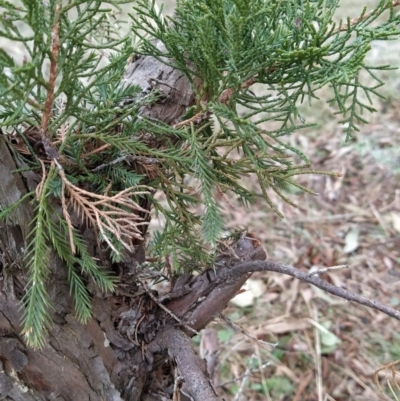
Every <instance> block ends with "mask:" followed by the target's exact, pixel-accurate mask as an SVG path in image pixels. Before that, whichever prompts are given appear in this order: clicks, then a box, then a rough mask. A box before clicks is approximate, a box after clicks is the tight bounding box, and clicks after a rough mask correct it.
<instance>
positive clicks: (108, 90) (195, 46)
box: [0, 0, 400, 347]
mask: <svg viewBox="0 0 400 401" xmlns="http://www.w3.org/2000/svg"><path fill="white" fill-rule="evenodd" d="M123 2H124V1H119V0H115V1H114V0H110V1H109V2H103V1H99V0H82V1H77V2H67V4H64V5H63V3H60V2H58V1H57V0H49V1H48V2H42V1H40V0H26V1H23V3H22V5H19V6H15V5H13V4H12V3H10V2H8V1H5V0H0V13H1V14H0V38H3V39H4V38H5V39H8V40H11V41H13V42H17V43H19V44H20V45H21V46H22V47H23V48H24V51H25V56H24V58H23V59H21V60H18V59H17V58H14V57H13V56H12V55H10V54H8V53H7V52H6V51H5V50H0V93H1V97H0V122H1V126H2V127H4V128H7V130H8V131H9V132H10V131H12V133H13V134H14V137H13V139H15V138H17V139H18V143H19V146H20V147H21V146H22V147H24V148H25V153H24V154H25V156H21V157H23V158H24V161H25V163H26V164H27V166H28V169H31V170H33V171H35V172H36V173H38V174H41V175H43V169H44V170H45V173H44V177H43V181H42V183H41V184H40V185H41V187H40V188H39V189H40V190H38V191H37V194H36V198H35V199H33V202H34V203H35V205H36V209H35V217H34V221H33V222H32V232H31V235H30V237H29V241H30V243H29V246H28V251H27V256H26V263H27V268H28V270H29V283H28V287H27V292H26V294H25V297H24V305H25V310H24V333H25V334H26V336H27V339H28V342H29V343H30V344H31V345H33V346H36V347H38V346H41V345H42V344H43V341H44V340H43V335H44V333H45V329H46V325H48V324H49V323H50V319H49V309H50V304H49V301H48V294H47V289H46V285H47V283H48V281H49V275H50V270H49V263H50V261H49V258H50V257H51V252H52V250H55V251H56V254H57V255H58V257H59V258H60V259H61V260H63V261H64V262H65V265H66V268H67V270H68V280H69V283H70V288H71V294H72V295H73V297H74V300H75V305H76V312H77V316H78V318H79V320H80V321H82V322H84V321H86V320H87V319H88V317H89V316H90V297H89V293H88V291H87V289H86V283H87V281H89V280H93V281H94V282H95V283H96V284H97V285H98V286H99V287H100V288H101V289H102V290H104V291H106V290H112V289H113V285H114V282H113V280H112V277H111V276H110V275H109V274H108V273H107V272H106V271H105V270H102V268H101V267H99V266H98V264H97V262H96V261H95V260H94V259H93V258H92V257H91V256H90V254H89V251H88V249H87V245H86V243H85V241H84V239H83V238H82V237H81V236H80V235H79V233H78V232H77V230H76V228H75V227H74V226H73V224H72V222H71V219H70V216H69V213H70V211H71V210H73V211H74V212H76V214H78V215H79V216H81V217H83V218H85V219H86V220H88V222H89V223H90V224H91V225H93V226H95V229H97V230H98V238H99V241H100V242H102V243H103V244H104V245H105V247H108V252H109V254H110V258H111V260H112V261H113V262H119V261H121V260H122V259H123V252H124V248H125V249H126V247H127V246H128V245H127V242H126V241H125V237H124V236H123V235H125V236H126V232H125V234H122V231H119V230H118V223H117V221H118V218H117V217H115V216H117V215H119V216H120V215H121V214H123V213H126V212H127V211H128V209H129V207H128V205H129V206H130V207H134V208H136V209H135V210H137V211H139V210H140V207H139V204H140V201H143V200H146V199H148V200H149V201H150V202H152V205H153V208H154V211H155V214H156V215H157V216H160V217H162V218H163V219H164V221H165V225H164V228H163V230H162V231H161V232H158V233H156V234H155V235H154V238H153V239H152V242H151V243H150V246H149V252H150V253H152V254H153V255H154V256H156V257H157V263H156V265H157V266H160V267H161V266H162V265H163V264H164V263H165V260H169V261H170V263H171V265H172V268H173V270H174V271H176V272H183V271H192V270H193V269H199V268H201V267H202V266H204V265H206V264H210V263H211V262H212V256H211V254H210V253H209V252H208V250H209V247H210V245H211V247H213V248H214V249H215V245H216V243H217V241H218V239H219V238H220V236H221V232H222V231H223V228H224V213H223V208H222V207H221V205H220V203H219V200H218V198H217V197H216V195H219V196H220V198H222V199H224V200H228V199H229V197H232V196H235V197H236V198H238V199H239V200H240V201H241V202H242V203H243V204H244V205H251V204H252V203H254V202H255V200H256V199H257V198H258V197H262V198H264V199H265V200H266V201H267V202H268V204H269V205H270V206H271V207H272V208H273V209H274V210H275V211H276V212H277V213H278V214H280V212H279V210H277V209H276V207H275V205H273V203H272V201H271V199H270V196H269V195H268V194H269V193H271V191H274V192H275V193H276V194H277V195H278V196H280V197H281V198H282V199H283V200H285V201H286V202H288V203H290V204H293V202H292V200H291V199H290V198H289V197H288V196H290V195H285V193H286V194H288V192H290V191H289V189H291V188H293V186H295V187H296V188H299V189H301V190H304V191H309V190H308V189H307V188H304V187H303V186H301V185H300V184H298V183H297V182H296V181H295V180H294V176H295V175H299V174H310V173H311V174H313V173H314V174H326V172H321V171H315V170H313V169H311V168H310V162H309V160H308V159H307V156H306V155H305V154H304V153H303V152H302V151H301V149H297V148H294V147H293V146H291V145H290V144H288V143H287V141H285V138H284V137H288V136H290V135H291V134H292V133H293V132H294V131H296V130H299V129H306V128H308V127H310V125H309V124H307V123H306V122H305V121H304V118H303V117H302V116H301V113H300V111H299V108H298V107H299V105H300V104H301V103H302V102H304V101H308V102H310V103H311V102H315V101H317V100H318V97H317V92H318V90H319V89H321V88H322V87H324V86H327V85H328V86H331V87H332V91H333V92H332V93H333V98H332V99H331V100H330V101H329V102H330V104H331V105H332V106H334V107H335V108H336V110H337V112H338V113H341V114H342V115H343V120H342V123H343V124H344V128H345V132H346V135H347V137H348V138H349V137H350V136H351V135H352V134H353V133H354V131H357V130H358V124H360V123H362V122H363V121H364V117H363V115H362V113H363V112H364V111H373V110H374V109H373V106H372V100H371V96H372V95H376V96H379V92H377V89H378V88H379V86H381V85H382V82H381V81H380V79H379V78H378V77H377V76H376V75H375V70H377V69H388V68H389V67H388V66H382V67H372V66H368V65H365V63H364V58H365V55H366V53H367V52H368V50H369V48H370V44H371V41H373V40H377V39H379V40H389V39H393V38H395V37H398V36H399V33H400V31H399V29H398V24H399V22H400V17H399V16H396V15H395V13H394V10H393V7H392V1H390V0H381V1H380V2H379V4H378V5H377V7H376V9H375V10H373V12H371V13H369V14H367V13H366V11H365V10H364V11H363V12H362V13H361V15H360V17H359V18H358V19H356V20H352V21H351V20H350V19H349V20H348V21H346V22H344V23H340V24H339V25H335V24H334V23H333V22H332V21H333V20H332V18H333V15H334V12H335V10H336V8H337V7H338V4H339V0H314V1H313V0H304V1H299V0H287V1H278V2H272V1H264V0H223V1H220V0H193V1H178V3H177V7H176V16H175V17H174V18H165V17H163V16H162V13H161V11H160V10H159V9H158V7H156V4H155V2H150V3H149V2H147V1H139V2H136V3H133V5H134V8H135V12H136V13H135V14H134V15H132V16H131V26H132V32H130V33H129V34H128V35H125V36H123V35H121V34H120V32H122V31H123V29H122V23H121V22H120V17H119V16H118V4H122V3H123ZM385 10H389V12H388V16H387V19H386V21H385V22H383V23H378V24H377V23H376V18H378V17H379V16H381V15H382V14H383V12H384V11H385ZM372 23H374V25H372ZM136 38H139V39H140V43H139V44H138V45H136V44H135V43H136V42H135V40H136ZM154 39H159V40H161V41H162V42H163V43H164V44H165V46H166V49H167V53H166V54H165V53H162V52H161V51H160V50H159V49H158V48H157V47H156V46H155V44H154ZM134 53H135V54H143V55H152V56H155V57H156V58H160V57H167V60H168V61H167V63H169V64H170V65H173V66H175V67H177V68H179V69H180V70H182V71H183V72H184V74H185V75H186V76H187V78H188V79H189V80H190V81H191V82H193V84H194V80H195V79H197V78H198V79H199V80H200V81H202V82H203V84H202V85H200V86H198V85H194V87H195V88H198V89H196V90H198V93H196V94H197V100H198V101H197V103H196V104H195V106H193V107H191V108H190V109H188V110H187V112H186V113H185V116H183V117H182V119H183V120H184V119H189V118H190V117H192V116H193V115H195V114H198V113H200V114H201V115H202V116H203V117H204V118H203V120H202V122H201V123H199V124H197V125H193V124H190V123H187V124H183V125H181V126H180V127H172V126H168V125H166V124H164V123H162V122H159V121H154V120H151V119H146V118H143V117H141V116H140V115H139V114H140V110H141V109H142V108H143V107H144V106H146V105H151V104H153V103H154V102H156V101H157V100H158V99H159V97H160V94H159V93H157V91H151V92H150V93H146V94H143V93H141V89H140V88H138V87H134V86H126V85H121V83H120V81H121V77H122V75H123V72H124V69H125V65H126V62H127V60H128V58H129V57H130V56H132V55H133V54H134ZM49 71H50V72H49ZM363 71H364V72H366V73H368V74H369V75H370V77H371V78H372V81H373V82H375V83H374V84H373V85H372V86H369V85H367V84H365V83H363V82H362V81H361V78H360V74H361V72H363ZM52 74H53V75H52ZM54 74H55V75H54ZM272 127H274V128H272ZM35 133H36V137H39V139H42V142H46V141H43V140H44V139H45V140H48V142H49V144H50V145H51V146H50V147H51V148H52V151H53V152H55V154H56V155H57V156H56V157H54V156H53V157H50V158H51V159H52V163H51V166H50V167H49V164H48V163H45V164H43V161H42V160H41V157H40V155H39V154H38V153H37V151H36V150H37V149H36V148H35V144H32V135H33V134H35ZM143 133H151V135H152V137H153V138H154V140H153V142H154V143H155V144H156V145H155V146H152V145H151V144H150V143H149V142H146V141H143ZM6 136H7V138H9V139H11V135H6ZM36 142H38V139H36ZM36 144H37V143H36ZM43 145H44V144H43ZM45 151H46V148H45ZM46 152H47V151H46ZM139 158H140V159H141V160H142V159H146V160H149V161H150V165H151V166H153V168H154V171H155V173H154V174H146V171H140V170H137V169H135V167H134V166H135V163H136V162H137V161H138V160H139ZM42 159H43V157H42ZM43 166H44V167H43ZM247 177H254V178H255V179H256V180H258V183H259V189H258V191H255V190H254V189H249V188H248V186H247V185H246V182H245V180H246V179H247ZM156 192H162V193H163V194H164V200H162V198H160V197H159V196H155V193H156ZM26 196H31V195H29V194H28V195H26ZM100 198H101V199H102V201H104V202H105V203H104V204H101V205H102V206H96V207H95V206H94V205H99V203H97V202H102V201H100V200H99V199H100ZM116 199H117V200H116ZM160 199H161V200H160ZM57 202H58V204H61V207H62V209H63V213H62V214H60V213H58V212H57V211H56V208H55V207H54V205H55V204H56V203H57ZM227 203H229V201H228V202H227ZM82 205H84V206H82ZM115 205H119V206H118V207H117V206H115ZM121 205H122V206H121ZM92 206H93V207H92ZM17 207H18V204H14V205H11V206H10V207H9V208H7V209H4V210H1V211H0V218H2V219H4V218H7V216H10V213H13V212H14V211H15V210H16V208H17ZM107 208H108V209H107ZM110 208H111V209H110ZM112 208H116V209H112ZM110 210H114V212H115V213H116V214H115V216H114V217H115V219H114V223H115V224H116V226H115V225H111V226H110V224H109V220H107V219H108V217H107V216H109V214H107V213H111V212H110ZM129 210H130V209H129ZM118 213H119V214H118ZM132 214H133V215H134V213H132ZM131 223H132V227H134V225H135V224H137V225H138V227H139V225H140V224H145V223H143V222H140V220H137V221H133V220H132V222H131ZM116 227H117V229H116ZM122 228H124V227H123V225H121V229H122Z"/></svg>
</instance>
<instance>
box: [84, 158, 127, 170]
mask: <svg viewBox="0 0 400 401" xmlns="http://www.w3.org/2000/svg"><path fill="white" fill-rule="evenodd" d="M128 157H129V155H123V156H120V157H117V158H116V159H114V160H112V161H110V162H109V163H103V164H100V166H97V167H96V168H94V169H92V171H93V172H95V173H96V172H98V171H100V170H102V169H103V168H105V167H108V166H113V165H114V164H117V163H119V162H122V161H124V160H126V159H127V158H128Z"/></svg>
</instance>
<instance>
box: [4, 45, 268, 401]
mask: <svg viewBox="0 0 400 401" xmlns="http://www.w3.org/2000/svg"><path fill="white" fill-rule="evenodd" d="M161 46H162V45H161ZM122 82H123V83H124V84H128V85H131V84H139V85H140V86H141V87H142V89H143V93H147V92H148V91H150V90H154V89H156V90H158V91H160V92H161V93H162V94H163V96H162V99H161V101H159V102H157V103H156V104H154V105H153V106H152V107H148V108H146V109H145V110H141V113H142V115H143V116H146V117H148V118H153V119H157V120H161V121H163V122H165V123H167V124H175V123H177V122H178V121H179V117H180V116H181V115H182V113H183V112H184V111H185V109H186V108H187V107H188V106H191V105H193V104H194V103H195V101H196V99H195V95H194V92H193V90H192V87H191V85H190V83H189V81H188V80H187V79H186V78H185V77H184V76H183V75H182V74H181V73H180V72H179V71H177V70H174V69H173V68H171V67H167V66H166V65H164V64H162V63H161V62H160V61H157V60H155V59H154V58H152V57H140V58H138V59H136V60H135V61H134V62H133V63H132V64H131V65H129V66H128V67H127V71H126V74H125V76H124V77H123V79H122ZM195 84H196V85H197V83H195ZM144 140H146V141H147V143H150V142H151V140H152V138H151V135H150V134H149V135H147V136H146V135H145V136H144ZM23 167H24V165H23V162H22V161H21V159H20V158H19V156H18V153H17V152H15V150H14V149H13V148H12V146H10V144H9V143H8V142H7V141H6V140H5V139H4V137H3V136H2V135H0V206H1V207H2V208H4V207H7V206H9V205H10V204H12V203H14V202H15V201H17V200H19V199H20V198H21V197H22V196H23V195H24V194H26V193H27V192H28V191H32V190H34V189H35V187H36V185H37V183H38V182H39V181H40V177H38V176H36V175H35V174H34V173H32V172H21V173H16V172H15V170H16V169H22V168H23ZM33 213H34V211H33V208H32V206H31V204H30V203H29V201H28V200H26V201H24V202H22V203H21V205H20V206H19V208H18V209H17V210H16V212H15V213H13V215H12V216H11V217H10V218H9V219H8V220H7V221H6V222H5V221H0V268H1V282H0V311H1V315H0V356H1V359H0V364H1V369H0V372H1V373H0V397H2V399H3V398H4V399H6V400H13V401H31V400H57V401H62V400H64V401H76V400H79V401H85V400H87V401H89V400H91V401H98V400H107V401H119V400H129V401H139V400H147V401H149V400H168V399H173V397H174V391H175V392H176V391H180V392H181V399H182V400H184V399H192V400H199V401H200V400H201V401H203V400H217V399H218V398H217V396H216V394H215V392H214V390H213V388H212V385H211V383H210V380H209V378H208V376H207V372H206V368H205V363H204V362H203V361H200V359H199V357H198V356H197V355H196V353H195V352H194V351H193V349H192V346H191V341H190V337H191V336H193V335H194V332H195V331H198V330H201V329H202V328H204V327H205V326H206V325H207V324H208V323H209V322H210V321H211V320H212V319H213V317H214V316H216V315H217V314H218V313H219V312H221V311H222V310H223V308H224V307H225V305H226V304H227V302H228V301H229V299H231V298H232V297H233V296H234V295H235V294H236V293H237V291H238V290H239V289H240V287H241V286H242V285H243V284H244V282H245V281H246V280H247V278H248V274H245V275H243V276H242V277H240V278H239V279H230V280H226V279H222V277H223V272H224V271H226V269H229V268H230V267H231V266H232V265H235V264H238V263H241V262H244V261H251V260H263V259H265V253H264V251H263V250H262V248H261V246H260V244H259V242H258V241H257V240H256V239H254V238H252V237H251V236H247V237H243V238H241V239H240V240H239V241H237V242H236V243H235V244H232V249H233V250H234V252H235V253H236V255H235V256H234V258H233V259H232V256H231V255H232V254H231V255H230V256H225V257H224V256H221V257H220V258H219V263H218V265H219V266H220V268H219V269H218V270H217V272H216V273H215V272H214V271H213V270H206V271H204V273H202V274H200V275H198V276H196V277H192V276H185V277H183V278H182V279H181V280H178V282H177V283H176V284H175V286H174V287H173V288H172V289H171V292H170V293H169V294H166V295H165V296H163V297H161V298H158V299H159V301H157V302H155V298H156V294H153V295H152V293H150V294H149V291H147V289H146V287H145V284H144V282H143V281H139V280H137V281H136V280H135V277H136V275H138V274H139V272H140V271H141V270H140V268H139V267H138V265H139V264H140V263H141V262H143V261H144V250H143V246H142V245H143V244H138V251H137V253H136V254H135V255H133V257H132V260H131V263H130V264H129V266H128V264H121V265H120V266H118V273H119V275H120V284H119V285H118V288H117V290H116V292H115V293H113V294H104V293H102V292H101V291H100V290H99V289H98V288H96V287H95V286H94V284H93V283H89V288H90V291H91V294H92V297H93V318H92V319H91V320H90V321H89V322H88V323H87V324H86V325H82V324H80V323H79V322H78V321H77V319H76V317H75V314H74V305H73V300H72V298H71V295H70V293H69V285H68V282H67V270H66V268H65V266H64V264H63V263H62V261H61V260H60V259H58V257H57V256H56V255H55V254H52V255H51V257H50V260H51V265H50V269H51V272H52V276H51V278H50V283H49V288H48V291H49V293H50V298H51V304H52V306H53V311H52V325H51V327H50V329H49V333H48V338H47V344H46V346H45V347H44V348H43V349H41V350H33V349H31V348H29V347H27V346H26V344H25V342H24V338H23V336H21V317H22V314H23V305H22V304H21V298H22V296H23V294H24V288H25V286H26V283H27V272H26V269H25V268H24V250H25V249H26V248H27V236H28V234H29V231H30V224H31V223H30V222H31V220H32V217H33ZM85 238H86V241H87V243H88V244H89V245H91V244H90V242H91V241H92V242H93V244H92V245H93V246H95V241H94V239H93V236H92V238H91V237H90V235H88V236H86V237H85ZM232 249H230V250H231V251H232ZM109 265H110V266H111V262H110V263H109ZM178 376H179V378H178ZM174 388H175V390H174ZM185 397H187V398H185ZM174 399H177V398H174Z"/></svg>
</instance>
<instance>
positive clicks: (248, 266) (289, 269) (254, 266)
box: [224, 261, 400, 320]
mask: <svg viewBox="0 0 400 401" xmlns="http://www.w3.org/2000/svg"><path fill="white" fill-rule="evenodd" d="M256 271H272V272H277V273H282V274H287V275H289V276H292V277H294V278H297V279H298V280H301V281H305V282H307V283H310V284H312V285H315V286H316V287H318V288H321V290H324V291H326V292H329V293H331V294H333V295H336V296H338V297H341V298H344V299H346V300H348V301H353V302H357V303H359V304H361V305H365V306H368V307H369V308H373V309H376V310H379V311H381V312H383V313H385V314H386V315H388V316H391V317H394V318H395V319H397V320H400V311H398V310H396V309H394V308H391V307H390V306H387V305H384V304H382V303H380V302H377V301H374V300H371V299H368V298H366V297H363V296H362V295H358V294H355V293H354V292H351V291H348V290H345V289H344V288H340V287H337V286H336V285H333V284H330V283H328V282H326V281H324V280H321V279H320V278H318V277H316V276H314V275H311V276H310V274H309V273H307V272H303V271H301V270H299V269H296V268H295V267H293V266H290V265H284V264H280V263H276V262H271V261H265V262H264V261H253V262H247V263H242V264H240V265H237V266H234V267H232V268H231V269H229V270H226V271H225V272H224V276H225V277H224V279H228V278H236V277H241V276H243V275H245V274H248V273H251V272H256Z"/></svg>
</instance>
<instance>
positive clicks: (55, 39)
mask: <svg viewBox="0 0 400 401" xmlns="http://www.w3.org/2000/svg"><path fill="white" fill-rule="evenodd" d="M60 11H61V5H60V4H58V5H57V7H56V10H55V23H54V25H53V29H52V34H51V35H52V45H51V60H50V76H49V85H48V90H47V97H46V101H45V104H44V111H43V116H42V121H41V125H40V134H41V137H42V143H43V147H44V150H45V152H46V154H47V156H48V157H49V158H50V159H54V158H56V157H57V151H56V150H55V149H54V148H53V147H52V146H51V138H50V136H49V132H48V128H49V121H50V116H51V112H52V108H53V101H54V89H55V86H56V78H57V61H58V53H59V49H60Z"/></svg>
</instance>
